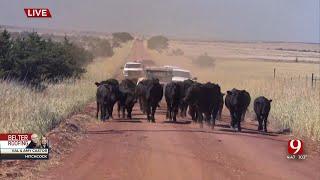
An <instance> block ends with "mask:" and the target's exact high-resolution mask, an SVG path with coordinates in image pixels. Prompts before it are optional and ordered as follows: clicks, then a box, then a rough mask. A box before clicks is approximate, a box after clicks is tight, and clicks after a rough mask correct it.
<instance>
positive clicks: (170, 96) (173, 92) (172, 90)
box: [165, 82, 181, 122]
mask: <svg viewBox="0 0 320 180" xmlns="http://www.w3.org/2000/svg"><path fill="white" fill-rule="evenodd" d="M180 89H181V86H180V83H177V82H171V83H168V84H167V85H166V87H165V98H166V102H167V119H170V120H173V121H174V122H175V121H176V120H177V113H178V110H179V103H180V99H181V95H180V93H181V90H180Z"/></svg>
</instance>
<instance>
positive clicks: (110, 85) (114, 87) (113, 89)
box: [95, 79, 120, 119]
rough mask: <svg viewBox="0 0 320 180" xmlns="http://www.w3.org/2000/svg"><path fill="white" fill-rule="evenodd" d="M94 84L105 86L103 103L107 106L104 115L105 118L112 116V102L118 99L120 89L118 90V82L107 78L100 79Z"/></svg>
mask: <svg viewBox="0 0 320 180" xmlns="http://www.w3.org/2000/svg"><path fill="white" fill-rule="evenodd" d="M95 84H96V86H98V87H99V86H100V85H104V86H105V87H107V89H108V90H109V91H108V95H107V98H106V99H105V101H106V102H105V104H106V108H107V111H106V112H107V113H108V115H107V116H106V119H109V117H111V118H113V116H112V112H113V107H114V104H115V103H116V102H117V101H118V100H119V98H120V91H119V82H118V81H117V80H116V79H108V80H106V81H101V82H100V83H98V82H96V83H95Z"/></svg>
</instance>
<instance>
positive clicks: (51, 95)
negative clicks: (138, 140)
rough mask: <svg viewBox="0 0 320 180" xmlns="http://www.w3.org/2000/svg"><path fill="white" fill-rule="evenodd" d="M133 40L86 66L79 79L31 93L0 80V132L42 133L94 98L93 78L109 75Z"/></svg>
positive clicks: (117, 67)
mask: <svg viewBox="0 0 320 180" xmlns="http://www.w3.org/2000/svg"><path fill="white" fill-rule="evenodd" d="M131 46H132V43H129V44H126V45H124V47H122V48H120V49H117V50H116V51H115V55H114V56H113V57H111V58H99V59H95V61H94V62H93V63H91V64H89V65H88V67H87V73H86V74H85V75H84V77H83V78H82V79H81V80H77V81H70V80H69V81H65V82H63V83H61V84H56V85H53V84H49V85H48V88H47V89H46V90H45V91H44V92H41V93H39V92H34V91H32V90H30V89H28V88H25V87H23V86H21V85H18V84H16V83H13V82H10V83H9V82H0V99H1V101H0V107H1V109H0V132H35V133H40V134H44V133H45V132H47V131H48V130H50V129H52V128H53V127H55V126H56V125H57V124H58V123H59V122H60V121H61V120H62V119H63V118H65V117H66V116H68V115H69V114H70V113H72V112H76V111H79V110H80V109H81V108H82V107H83V106H84V105H85V104H86V103H88V102H89V101H91V100H93V98H94V96H95V91H96V87H95V85H94V82H95V81H101V80H105V79H107V78H110V77H111V76H112V75H113V74H114V73H116V71H117V70H118V69H119V68H120V67H121V65H122V64H123V63H124V61H125V59H126V57H127V56H128V54H129V52H130V49H131Z"/></svg>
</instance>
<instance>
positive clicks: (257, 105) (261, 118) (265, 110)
mask: <svg viewBox="0 0 320 180" xmlns="http://www.w3.org/2000/svg"><path fill="white" fill-rule="evenodd" d="M271 102H272V100H271V99H270V100H269V99H267V98H265V97H264V96H260V97H257V98H256V99H255V100H254V112H255V113H256V115H257V120H258V122H259V126H258V131H261V130H263V129H264V132H267V123H268V116H269V112H270V108H271ZM263 125H264V126H263Z"/></svg>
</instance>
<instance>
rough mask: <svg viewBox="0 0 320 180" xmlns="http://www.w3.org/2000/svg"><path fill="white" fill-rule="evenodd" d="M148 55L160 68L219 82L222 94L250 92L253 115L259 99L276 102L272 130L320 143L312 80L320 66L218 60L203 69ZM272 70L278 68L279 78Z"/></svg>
mask: <svg viewBox="0 0 320 180" xmlns="http://www.w3.org/2000/svg"><path fill="white" fill-rule="evenodd" d="M149 54H150V56H151V57H152V58H153V60H154V61H155V63H157V64H159V65H176V66H179V67H182V68H186V69H189V70H190V71H191V73H192V75H193V76H195V77H197V78H198V81H200V82H207V81H211V82H214V83H218V84H219V85H220V86H221V88H222V91H223V92H226V91H227V90H229V89H232V88H238V89H246V90H248V91H249V92H250V95H251V104H250V107H249V111H250V112H253V106H252V104H253V101H254V99H255V98H256V97H258V96H266V97H267V98H271V99H273V101H272V107H271V112H270V118H269V121H270V123H271V125H272V126H273V127H276V128H279V129H286V128H290V129H291V130H292V132H293V133H294V135H297V136H302V137H308V138H311V139H312V140H317V141H320V83H318V85H317V86H316V87H314V88H311V79H310V75H311V73H315V74H317V72H318V71H319V64H303V63H285V62H265V61H246V60H237V59H236V60H225V59H216V61H215V66H214V67H208V68H200V67H197V66H195V65H194V64H193V63H192V59H193V58H192V57H191V58H190V57H186V56H167V55H165V54H159V53H158V52H156V51H151V50H149ZM273 68H276V69H277V72H276V73H277V74H276V79H274V78H273ZM306 76H309V77H308V79H307V80H306ZM250 114H251V115H252V117H253V118H254V116H253V113H250Z"/></svg>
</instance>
